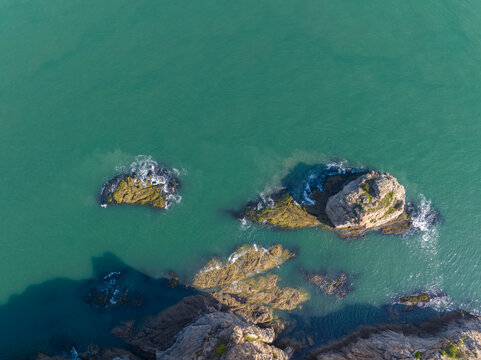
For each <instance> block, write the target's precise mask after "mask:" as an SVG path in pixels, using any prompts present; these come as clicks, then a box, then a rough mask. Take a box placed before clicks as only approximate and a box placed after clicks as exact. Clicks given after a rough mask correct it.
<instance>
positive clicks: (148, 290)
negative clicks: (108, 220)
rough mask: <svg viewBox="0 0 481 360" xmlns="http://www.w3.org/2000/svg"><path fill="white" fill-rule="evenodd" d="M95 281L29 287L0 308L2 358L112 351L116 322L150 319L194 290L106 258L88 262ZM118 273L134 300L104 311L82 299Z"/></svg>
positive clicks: (64, 281)
mask: <svg viewBox="0 0 481 360" xmlns="http://www.w3.org/2000/svg"><path fill="white" fill-rule="evenodd" d="M92 265H93V273H94V276H93V278H92V279H89V280H70V279H65V278H58V279H53V280H48V281H45V282H44V283H41V284H38V285H32V286H30V287H28V288H27V289H26V290H25V291H24V292H23V293H22V294H20V295H14V296H11V297H10V299H9V300H8V302H7V303H6V304H5V305H2V306H0V334H1V336H0V354H2V359H3V358H5V359H28V358H31V357H32V356H34V355H35V354H36V353H37V352H39V351H40V352H45V353H49V354H54V353H60V352H62V351H65V349H66V348H67V347H68V346H71V345H77V344H78V345H87V344H89V343H95V344H97V345H99V346H100V347H106V346H114V345H117V344H119V340H117V339H116V338H114V337H113V336H111V335H110V330H111V329H112V327H114V326H115V325H117V324H119V323H120V322H121V321H126V320H130V319H134V318H135V319H141V318H143V317H145V316H147V315H150V314H154V313H157V312H159V311H160V310H163V309H165V308H167V307H169V306H171V305H173V304H175V303H177V302H179V301H180V300H181V299H182V298H183V297H185V296H188V295H193V294H195V293H196V291H194V290H192V289H186V288H183V287H181V286H177V287H175V288H171V287H170V286H169V280H168V279H153V278H150V277H148V276H147V275H145V274H143V273H141V272H139V271H137V270H135V269H133V268H131V267H128V266H127V265H125V264H124V263H123V262H122V261H121V260H120V259H118V258H117V257H116V256H115V255H113V254H111V253H106V254H104V255H103V256H101V257H94V258H92ZM111 272H120V273H121V280H120V281H121V285H120V286H121V287H122V288H123V289H124V288H125V289H128V290H129V294H134V299H135V301H132V302H129V303H127V304H126V305H125V306H122V307H118V308H112V309H111V310H105V309H102V308H100V307H96V306H93V305H89V304H87V303H86V301H85V299H86V298H87V297H88V296H89V293H90V292H91V290H92V289H93V288H95V287H96V286H99V284H100V285H101V286H102V284H105V280H103V279H104V276H105V275H106V274H108V273H111Z"/></svg>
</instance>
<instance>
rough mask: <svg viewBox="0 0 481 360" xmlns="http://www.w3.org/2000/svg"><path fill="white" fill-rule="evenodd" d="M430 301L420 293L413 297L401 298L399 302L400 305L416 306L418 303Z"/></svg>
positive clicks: (427, 296) (429, 298) (426, 295)
mask: <svg viewBox="0 0 481 360" xmlns="http://www.w3.org/2000/svg"><path fill="white" fill-rule="evenodd" d="M430 300H431V297H430V296H429V295H428V294H427V293H420V294H415V295H407V296H402V297H401V298H400V299H399V302H400V303H402V304H409V305H416V304H419V303H427V302H429V301H430Z"/></svg>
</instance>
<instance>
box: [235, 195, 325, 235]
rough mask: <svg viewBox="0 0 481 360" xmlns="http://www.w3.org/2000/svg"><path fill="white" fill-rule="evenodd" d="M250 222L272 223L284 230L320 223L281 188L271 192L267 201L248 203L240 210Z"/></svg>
mask: <svg viewBox="0 0 481 360" xmlns="http://www.w3.org/2000/svg"><path fill="white" fill-rule="evenodd" d="M242 217H245V218H247V219H249V220H251V221H252V222H255V223H260V224H264V225H273V226H276V227H279V228H280V229H284V230H294V229H302V228H308V227H313V226H319V225H321V223H320V222H319V220H318V219H317V218H316V217H315V216H314V215H311V214H309V213H308V212H307V211H306V210H305V209H304V208H303V207H302V206H301V205H299V204H298V203H297V202H295V201H294V199H293V198H292V196H291V195H290V194H289V192H287V190H285V189H283V190H281V191H280V192H278V193H275V194H272V195H271V196H270V198H269V202H266V203H262V202H260V201H256V202H252V203H249V204H248V205H247V206H246V207H245V208H244V210H243V212H242Z"/></svg>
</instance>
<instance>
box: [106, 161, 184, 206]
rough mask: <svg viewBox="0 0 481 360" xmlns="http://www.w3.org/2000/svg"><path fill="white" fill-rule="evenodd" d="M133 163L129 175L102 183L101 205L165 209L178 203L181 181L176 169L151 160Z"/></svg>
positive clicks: (118, 176)
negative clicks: (127, 205)
mask: <svg viewBox="0 0 481 360" xmlns="http://www.w3.org/2000/svg"><path fill="white" fill-rule="evenodd" d="M136 160H137V161H136V162H134V163H132V165H131V169H130V172H129V173H122V174H119V175H117V176H115V177H114V178H113V179H111V180H109V181H107V182H106V183H105V184H104V186H103V187H102V191H101V195H100V204H101V206H103V207H106V206H107V205H111V204H112V205H114V204H117V205H118V204H131V205H143V206H149V207H152V208H156V209H167V208H168V207H169V206H170V205H171V204H172V203H174V202H179V201H180V199H181V197H180V196H179V195H178V188H179V186H180V182H179V180H178V179H177V177H176V173H175V172H176V171H175V169H174V170H170V169H168V168H166V167H165V166H160V165H159V164H157V162H155V161H153V160H152V159H151V158H150V157H137V159H136Z"/></svg>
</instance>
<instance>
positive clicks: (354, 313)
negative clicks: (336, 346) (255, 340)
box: [276, 304, 444, 359]
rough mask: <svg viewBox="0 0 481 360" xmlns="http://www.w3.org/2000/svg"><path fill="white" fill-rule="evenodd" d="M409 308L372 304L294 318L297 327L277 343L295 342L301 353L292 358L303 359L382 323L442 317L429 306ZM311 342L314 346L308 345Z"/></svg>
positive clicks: (391, 323) (286, 332)
mask: <svg viewBox="0 0 481 360" xmlns="http://www.w3.org/2000/svg"><path fill="white" fill-rule="evenodd" d="M407 309H408V307H407V306H406V305H401V304H394V305H391V304H390V305H383V306H380V307H376V306H372V305H369V304H355V305H348V306H346V307H344V308H342V309H341V310H339V311H336V312H333V313H330V314H328V315H326V316H322V317H309V316H303V315H302V314H299V315H291V319H293V320H295V321H293V323H294V324H295V325H296V326H295V327H292V328H288V329H287V330H286V331H284V332H283V333H282V334H281V335H280V336H279V338H278V340H276V343H280V344H282V342H283V341H284V340H282V339H283V338H288V339H291V340H292V339H293V340H295V341H296V342H298V343H300V344H301V345H302V350H301V351H300V352H298V353H296V354H295V356H294V357H293V359H302V358H304V357H305V356H306V355H307V354H308V353H310V352H311V351H312V350H314V349H316V348H318V347H321V346H325V345H328V344H330V343H331V342H333V341H337V340H339V339H340V338H342V337H344V336H346V335H348V334H350V333H352V332H354V331H357V330H359V329H360V328H362V327H365V326H375V325H379V324H390V325H406V324H414V325H418V324H420V323H421V322H423V321H424V320H426V319H428V318H432V317H436V316H439V315H442V314H444V313H442V312H439V311H436V310H435V309H433V308H430V307H415V308H414V309H413V310H412V311H406V310H407ZM308 337H310V339H312V341H313V343H314V345H313V346H311V345H310V344H309V341H311V340H309V339H308Z"/></svg>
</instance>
